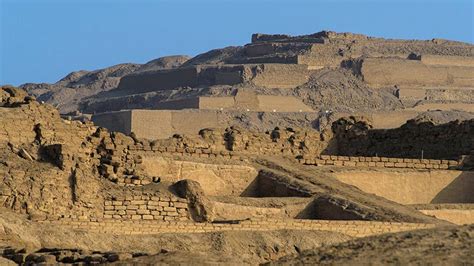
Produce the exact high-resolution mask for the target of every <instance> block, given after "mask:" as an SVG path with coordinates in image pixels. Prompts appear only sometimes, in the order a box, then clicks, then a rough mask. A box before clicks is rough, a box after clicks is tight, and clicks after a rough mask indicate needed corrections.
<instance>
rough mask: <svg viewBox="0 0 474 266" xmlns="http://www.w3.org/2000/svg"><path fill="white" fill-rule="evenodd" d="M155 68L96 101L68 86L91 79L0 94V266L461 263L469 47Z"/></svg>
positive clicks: (223, 55)
mask: <svg viewBox="0 0 474 266" xmlns="http://www.w3.org/2000/svg"><path fill="white" fill-rule="evenodd" d="M166 60H168V61H169V63H168V64H165V63H160V67H159V68H154V67H151V66H150V65H148V66H138V65H133V66H127V67H124V66H116V67H114V71H119V70H121V72H120V71H119V72H120V73H122V74H123V75H122V74H120V75H119V74H117V72H114V73H115V74H113V75H115V76H113V80H114V82H113V85H112V86H110V87H101V88H100V89H98V90H97V93H96V94H94V93H92V92H91V91H89V92H88V93H85V94H83V93H82V92H81V88H82V89H84V86H86V87H87V86H89V87H88V88H95V86H96V85H97V83H96V81H94V82H93V83H86V82H84V83H82V84H83V85H81V86H82V87H74V86H76V85H75V84H79V83H80V82H79V80H81V79H82V78H84V75H89V78H88V80H91V78H90V77H91V76H92V75H94V73H88V74H87V73H79V74H77V73H76V74H71V75H69V76H68V77H66V78H64V79H63V80H61V81H60V82H59V83H57V84H53V85H44V84H43V85H41V84H40V85H38V84H36V85H35V84H25V85H23V86H22V88H15V87H12V86H2V87H1V89H0V146H1V147H2V149H1V150H0V178H1V180H0V205H1V208H0V210H1V213H0V254H2V257H3V258H4V259H3V258H2V259H1V260H0V263H1V264H6V263H10V262H14V263H17V264H27V265H29V264H39V263H45V264H55V263H71V264H73V263H84V264H97V263H110V262H121V263H122V262H123V263H125V264H127V263H139V264H140V263H156V262H157V261H162V262H166V263H171V264H176V263H185V264H186V263H190V262H192V260H191V259H190V258H193V259H197V260H199V262H202V263H205V262H206V263H229V264H241V263H246V264H259V263H267V262H272V263H273V262H274V263H277V264H278V263H282V264H287V263H290V264H291V263H292V262H295V263H296V262H302V261H305V260H307V261H308V262H311V263H319V262H322V261H323V260H324V259H323V258H324V256H331V257H332V258H338V256H339V254H333V253H334V252H335V250H336V249H341V250H345V249H351V248H352V249H353V247H354V246H357V245H361V247H364V248H361V251H360V252H361V253H360V254H354V255H352V256H354V259H355V261H357V259H360V256H362V255H361V254H363V252H368V251H367V250H366V245H368V244H364V243H379V242H380V243H382V244H380V243H379V244H380V245H384V244H383V243H385V244H386V245H387V247H388V246H391V245H392V244H393V247H394V248H397V244H396V243H401V242H403V241H411V240H407V239H412V238H413V239H415V240H414V241H417V244H419V245H420V247H425V246H426V247H429V248H427V249H430V248H431V246H430V244H429V242H430V238H429V237H431V236H439V237H440V238H443V240H442V241H444V242H443V243H446V244H443V245H446V246H452V248H453V250H454V251H453V252H455V254H458V253H459V254H460V255H459V257H458V258H456V259H457V260H453V261H454V262H461V263H466V262H468V263H469V261H470V262H472V260H471V259H472V254H473V253H472V250H473V244H474V242H473V241H472V239H474V238H473V237H472V236H473V232H474V231H473V229H474V227H473V225H472V224H473V223H474V207H473V206H474V205H473V204H474V194H473V193H472V190H473V189H474V114H473V113H474V93H473V91H474V46H473V45H472V44H466V43H460V42H454V41H448V40H439V39H433V40H429V41H418V40H413V41H404V40H387V39H380V38H372V37H368V36H365V35H360V34H351V33H334V32H328V31H323V32H319V33H315V34H311V35H305V36H287V35H266V34H254V35H253V36H252V40H251V43H249V44H247V45H245V46H242V47H228V48H223V49H216V50H212V51H209V52H207V53H204V54H201V55H198V56H196V57H193V58H187V57H186V58H184V57H171V58H168V59H160V61H159V62H168V61H166ZM156 62H157V61H154V63H156ZM101 71H102V72H101ZM99 72H100V73H109V72H110V71H109V70H100V71H99ZM112 72H113V71H112ZM97 73H98V72H97ZM95 74H96V73H95ZM102 76H103V77H104V76H105V78H104V79H108V78H111V77H108V76H107V75H105V74H104V75H102ZM84 84H86V85H84ZM108 84H112V83H110V82H109V83H108ZM73 88H74V89H76V91H75V93H73V94H70V95H69V96H68V97H64V98H62V96H61V95H64V94H65V92H64V91H67V90H73ZM52 94H53V95H56V96H55V97H51V95H52ZM86 94H87V95H86ZM433 109H436V110H433ZM447 236H449V237H447ZM440 241H441V240H440ZM459 243H463V244H462V245H461V244H459ZM329 245H332V246H331V247H334V248H333V249H331V248H330V247H328V246H329ZM321 246H323V247H321ZM427 252H428V251H427ZM430 252H433V251H432V250H430ZM443 252H444V251H443ZM446 252H448V251H446ZM466 253H470V255H469V254H468V255H466ZM298 255H299V256H300V257H296V256H298ZM381 262H386V261H383V260H381Z"/></svg>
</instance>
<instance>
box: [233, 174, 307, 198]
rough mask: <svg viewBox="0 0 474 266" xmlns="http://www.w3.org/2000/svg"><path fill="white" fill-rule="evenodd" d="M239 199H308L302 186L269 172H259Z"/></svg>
mask: <svg viewBox="0 0 474 266" xmlns="http://www.w3.org/2000/svg"><path fill="white" fill-rule="evenodd" d="M240 196H241V197H310V196H311V193H310V192H309V191H307V190H306V189H305V187H304V185H303V184H299V183H298V182H297V181H295V180H290V179H289V178H288V177H285V176H281V175H278V174H276V173H274V172H271V171H266V170H260V171H259V173H258V175H257V177H256V178H255V179H254V180H253V181H252V182H251V183H250V185H249V186H248V187H247V188H246V189H245V190H244V191H243V192H242V193H241V194H240Z"/></svg>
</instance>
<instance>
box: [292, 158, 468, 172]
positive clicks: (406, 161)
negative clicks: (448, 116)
mask: <svg viewBox="0 0 474 266" xmlns="http://www.w3.org/2000/svg"><path fill="white" fill-rule="evenodd" d="M300 161H301V162H302V163H304V164H307V165H335V166H352V167H382V168H409V169H458V168H459V166H460V163H459V161H456V160H432V159H410V158H387V157H354V156H336V155H321V156H320V157H318V158H316V159H301V160H300Z"/></svg>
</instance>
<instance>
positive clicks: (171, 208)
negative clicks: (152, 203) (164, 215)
mask: <svg viewBox="0 0 474 266" xmlns="http://www.w3.org/2000/svg"><path fill="white" fill-rule="evenodd" d="M163 211H165V212H175V211H176V208H175V207H163Z"/></svg>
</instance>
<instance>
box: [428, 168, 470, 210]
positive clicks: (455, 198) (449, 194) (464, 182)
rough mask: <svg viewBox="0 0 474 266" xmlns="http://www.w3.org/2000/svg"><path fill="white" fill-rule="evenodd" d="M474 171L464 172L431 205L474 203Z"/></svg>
mask: <svg viewBox="0 0 474 266" xmlns="http://www.w3.org/2000/svg"><path fill="white" fill-rule="evenodd" d="M473 191H474V171H464V172H462V173H461V174H460V175H459V176H458V177H456V179H454V180H453V181H452V182H451V183H450V184H449V185H447V186H446V187H445V188H443V189H442V190H441V191H440V192H439V193H438V194H437V195H436V196H435V197H434V198H433V199H432V200H431V202H430V203H474V193H473Z"/></svg>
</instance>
